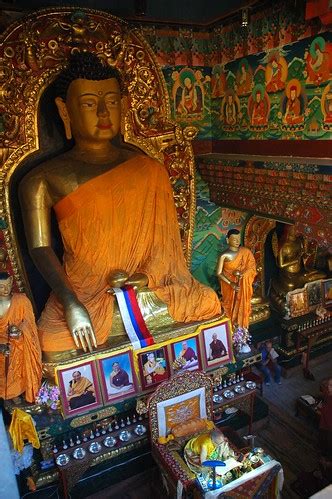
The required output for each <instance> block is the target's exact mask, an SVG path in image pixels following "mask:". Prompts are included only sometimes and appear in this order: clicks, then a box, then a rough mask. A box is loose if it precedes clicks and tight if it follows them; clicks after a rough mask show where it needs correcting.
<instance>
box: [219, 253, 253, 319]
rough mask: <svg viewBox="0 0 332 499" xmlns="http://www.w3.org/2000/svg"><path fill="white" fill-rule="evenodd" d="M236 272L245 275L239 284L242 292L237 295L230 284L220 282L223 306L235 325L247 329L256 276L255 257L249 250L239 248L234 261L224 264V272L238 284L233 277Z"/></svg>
mask: <svg viewBox="0 0 332 499" xmlns="http://www.w3.org/2000/svg"><path fill="white" fill-rule="evenodd" d="M235 270H239V271H240V272H242V273H243V277H242V279H241V280H240V283H239V285H240V291H239V292H238V293H236V294H235V292H234V290H233V288H232V287H231V286H230V285H229V284H227V283H226V282H224V281H222V280H220V283H221V293H222V301H221V304H222V306H223V308H224V312H225V314H226V315H227V317H229V318H230V319H231V320H232V323H233V324H237V325H238V326H241V327H246V328H247V327H248V325H249V316H250V310H251V303H250V300H251V297H252V294H253V288H252V283H253V281H254V279H255V276H256V262H255V257H254V255H253V254H252V253H251V251H250V250H249V249H248V248H242V247H241V248H239V251H238V253H237V255H236V257H235V258H234V260H231V261H225V262H224V265H223V270H222V271H223V273H224V274H225V275H226V277H228V279H230V280H231V281H233V282H236V278H235V277H234V275H233V272H234V271H235Z"/></svg>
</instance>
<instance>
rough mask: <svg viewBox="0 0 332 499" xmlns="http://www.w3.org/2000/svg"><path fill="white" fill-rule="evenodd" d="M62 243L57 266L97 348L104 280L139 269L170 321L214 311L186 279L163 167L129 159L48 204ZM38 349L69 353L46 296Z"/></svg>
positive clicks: (109, 301) (103, 332) (102, 328)
mask: <svg viewBox="0 0 332 499" xmlns="http://www.w3.org/2000/svg"><path fill="white" fill-rule="evenodd" d="M54 209H55V213H56V216H57V220H58V224H59V229H60V232H61V236H62V239H63V244H64V269H65V272H66V274H67V276H68V278H69V280H70V282H71V285H72V287H73V289H74V291H75V292H76V294H77V297H78V299H79V300H80V301H81V302H82V303H83V304H84V305H85V306H86V308H87V310H88V311H89V314H90V317H91V320H92V324H93V326H94V329H95V333H96V337H97V343H98V344H99V345H101V344H103V343H105V342H106V340H107V338H108V336H109V333H110V330H111V325H112V315H113V302H114V297H113V296H111V295H110V294H109V293H106V290H107V289H108V288H109V285H108V284H107V277H108V275H109V274H110V272H111V271H112V270H115V269H121V270H124V271H126V272H128V274H129V275H132V274H134V273H135V272H142V273H144V274H146V275H147V276H148V279H149V282H148V287H149V289H151V290H152V291H154V292H155V293H156V295H157V296H158V297H159V298H160V299H161V300H162V301H163V302H164V303H166V304H167V306H168V311H169V314H170V316H171V317H172V318H173V319H174V320H175V321H178V322H193V321H197V320H203V319H209V318H212V317H214V316H216V315H218V314H220V303H219V302H218V298H217V295H216V294H215V293H214V291H213V290H212V289H210V288H208V287H207V286H204V285H202V284H200V283H198V282H197V281H196V280H195V279H194V278H193V277H192V276H191V274H190V272H189V270H188V269H187V266H186V261H185V258H184V255H183V251H182V243H181V239H180V233H179V225H178V220H177V215H176V210H175V206H174V199H173V192H172V187H171V185H170V181H169V177H168V174H167V171H166V169H165V167H164V166H163V165H162V164H161V163H159V162H158V161H156V160H153V159H151V158H149V157H148V156H141V155H140V156H136V157H134V158H132V159H130V160H128V161H126V162H124V163H122V164H120V165H118V166H116V167H115V168H113V169H112V170H109V171H108V172H106V173H104V174H102V175H100V176H98V177H96V178H93V179H91V180H89V181H87V182H86V183H84V184H83V185H81V186H80V187H78V188H77V189H76V190H75V191H73V192H72V193H70V194H69V195H68V196H66V197H65V198H63V199H62V200H60V201H59V202H58V203H57V204H56V205H55V207H54ZM39 331H40V337H41V342H42V350H43V351H46V352H47V351H64V350H69V349H75V344H74V341H73V339H72V337H71V335H70V333H69V330H68V328H67V325H66V322H65V319H64V314H63V308H62V306H61V305H60V303H59V302H58V301H57V299H56V298H55V296H54V294H51V296H50V298H49V300H48V302H47V304H46V307H45V310H44V311H43V313H42V315H41V318H40V321H39Z"/></svg>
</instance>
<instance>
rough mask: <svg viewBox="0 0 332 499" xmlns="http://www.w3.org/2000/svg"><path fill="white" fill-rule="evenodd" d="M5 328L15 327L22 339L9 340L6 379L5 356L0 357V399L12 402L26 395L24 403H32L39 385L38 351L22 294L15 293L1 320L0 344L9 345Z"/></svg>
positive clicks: (28, 307) (32, 320) (28, 305)
mask: <svg viewBox="0 0 332 499" xmlns="http://www.w3.org/2000/svg"><path fill="white" fill-rule="evenodd" d="M8 325H12V326H13V325H15V326H17V327H18V328H19V329H20V330H21V332H22V335H21V336H20V337H19V338H17V339H14V338H10V340H9V344H10V354H9V359H8V372H7V376H6V372H5V371H6V366H5V356H4V355H1V356H0V370H1V371H0V397H2V398H5V399H12V398H14V397H18V396H19V395H21V394H22V393H24V392H25V399H26V400H27V401H28V402H34V401H35V398H36V395H37V393H38V390H39V387H40V383H41V374H42V363H41V350H40V345H39V339H38V332H37V327H36V324H35V317H34V314H33V310H32V306H31V303H30V301H29V299H28V298H27V297H26V296H25V294H23V293H14V294H13V296H12V298H11V303H10V307H9V309H8V310H7V312H6V314H5V315H4V316H3V317H1V318H0V342H1V343H7V341H8V334H7V331H8Z"/></svg>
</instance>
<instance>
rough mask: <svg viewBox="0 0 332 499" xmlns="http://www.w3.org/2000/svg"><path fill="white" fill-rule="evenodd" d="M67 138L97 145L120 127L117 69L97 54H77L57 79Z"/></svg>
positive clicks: (57, 101) (58, 95)
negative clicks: (103, 62) (106, 63)
mask: <svg viewBox="0 0 332 499" xmlns="http://www.w3.org/2000/svg"><path fill="white" fill-rule="evenodd" d="M55 102H56V105H57V108H58V111H59V114H60V116H61V119H62V121H63V123H64V126H65V131H66V137H67V139H71V138H72V137H74V139H75V142H76V143H77V144H83V145H84V144H85V145H88V146H89V145H94V144H96V143H100V142H105V141H109V140H110V139H113V138H114V137H115V136H116V135H117V134H118V133H119V130H120V122H121V92H120V79H119V73H118V71H117V70H116V69H115V68H113V67H111V66H106V65H104V64H102V62H101V61H100V60H99V59H98V57H97V56H96V55H95V54H92V53H89V52H82V53H77V54H74V55H73V56H72V57H71V59H70V61H69V65H68V67H67V68H66V69H65V70H64V71H63V72H62V73H61V74H60V76H59V77H58V79H57V97H56V99H55Z"/></svg>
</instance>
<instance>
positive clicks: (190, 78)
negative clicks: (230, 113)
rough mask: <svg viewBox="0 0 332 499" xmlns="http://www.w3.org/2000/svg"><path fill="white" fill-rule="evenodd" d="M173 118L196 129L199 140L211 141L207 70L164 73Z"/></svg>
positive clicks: (174, 68)
mask: <svg viewBox="0 0 332 499" xmlns="http://www.w3.org/2000/svg"><path fill="white" fill-rule="evenodd" d="M163 73H164V76H165V80H166V85H167V88H168V92H169V96H170V103H171V110H172V118H173V119H174V120H176V121H177V122H178V123H180V124H181V125H183V126H185V125H194V126H196V127H197V128H198V130H199V132H198V138H200V139H211V138H212V132H211V113H210V107H211V98H210V89H211V84H210V82H211V76H210V68H203V67H188V66H184V67H183V66H172V67H168V68H164V69H163Z"/></svg>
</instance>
